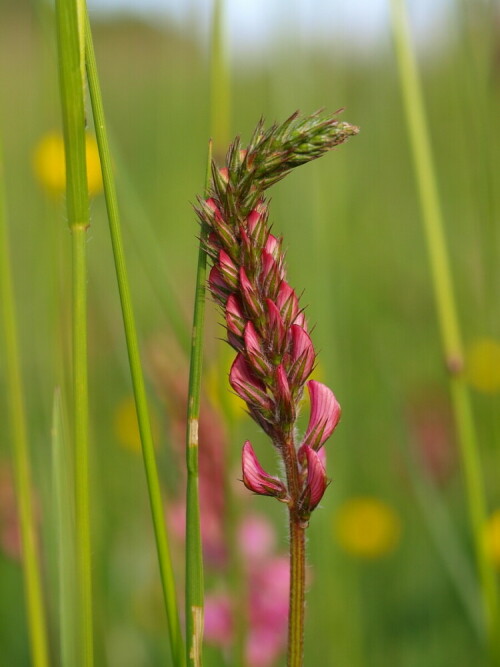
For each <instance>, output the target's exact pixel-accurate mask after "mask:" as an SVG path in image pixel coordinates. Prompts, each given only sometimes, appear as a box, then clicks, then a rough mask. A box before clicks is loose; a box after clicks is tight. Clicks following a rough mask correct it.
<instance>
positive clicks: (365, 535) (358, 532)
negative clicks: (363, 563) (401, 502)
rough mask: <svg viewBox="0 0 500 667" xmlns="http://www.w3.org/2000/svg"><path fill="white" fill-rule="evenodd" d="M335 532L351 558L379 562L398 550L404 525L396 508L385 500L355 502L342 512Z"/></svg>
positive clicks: (358, 499) (350, 503) (341, 510)
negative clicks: (378, 559) (377, 560)
mask: <svg viewBox="0 0 500 667" xmlns="http://www.w3.org/2000/svg"><path fill="white" fill-rule="evenodd" d="M334 532H335V537H336V539H337V541H338V542H339V544H340V546H341V547H342V549H344V551H346V552H347V553H348V554H351V555H352V556H357V557H358V558H365V559H375V558H380V557H382V556H385V555H387V554H390V553H392V552H393V551H394V549H395V548H396V547H397V545H398V544H399V540H400V537H401V521H400V519H399V516H398V514H397V513H396V512H395V511H394V510H393V509H392V507H390V506H389V505H387V504H386V503H385V502H383V501H382V500H378V499H377V498H370V497H359V498H352V499H351V500H348V501H346V502H345V503H344V504H343V505H341V506H340V508H339V509H338V511H337V515H336V517H335V522H334Z"/></svg>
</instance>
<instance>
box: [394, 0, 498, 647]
mask: <svg viewBox="0 0 500 667" xmlns="http://www.w3.org/2000/svg"><path fill="white" fill-rule="evenodd" d="M391 9H392V24H393V32H394V39H395V47H396V56H397V60H398V66H399V75H400V85H401V89H402V94H403V100H404V106H405V112H406V120H407V124H408V133H409V137H410V143H411V149H412V154H413V161H414V167H415V174H416V179H417V185H418V190H419V195H420V204H421V208H422V215H423V222H424V231H425V237H426V242H427V250H428V254H429V262H430V267H431V273H432V281H433V286H434V296H435V301H436V309H437V314H438V320H439V327H440V332H441V338H442V344H443V349H444V354H445V358H446V363H447V367H448V369H449V371H450V391H451V400H452V406H453V412H454V416H455V423H456V428H457V433H458V438H459V443H460V451H461V458H462V463H463V470H464V475H465V485H466V491H467V503H468V510H469V520H470V525H471V532H472V537H473V540H474V548H475V557H476V565H477V569H478V572H479V577H480V584H481V591H482V597H483V605H484V613H485V619H486V627H487V632H488V636H489V639H490V642H491V646H492V647H495V645H496V644H497V643H498V638H497V637H498V620H499V617H498V593H497V587H496V578H495V572H494V569H493V565H492V563H491V562H490V561H489V559H488V557H487V554H486V550H485V545H484V540H483V531H484V525H485V521H486V499H485V490H484V487H483V482H482V475H481V466H480V459H479V451H478V442H477V435H476V429H475V425H474V419H473V414H472V406H471V401H470V395H469V391H468V388H467V385H466V382H465V379H464V376H463V374H462V373H461V370H462V365H463V353H462V343H461V337H460V331H459V324H458V316H457V309H456V306H455V298H454V292H453V286H452V278H451V271H450V264H449V258H448V252H447V247H446V241H445V235H444V224H443V219H442V214H441V208H440V203H439V197H438V189H437V180H436V175H435V171H434V163H433V160H432V153H431V147H430V140H429V132H428V127H427V123H426V118H425V111H424V103H423V95H422V91H421V86H420V80H419V75H418V69H417V64H416V60H415V55H414V52H413V50H412V47H411V39H410V31H409V26H408V18H407V15H406V10H405V3H404V0H391ZM495 650H496V649H495V648H493V652H494V651H495Z"/></svg>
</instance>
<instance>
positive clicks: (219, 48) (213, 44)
mask: <svg viewBox="0 0 500 667" xmlns="http://www.w3.org/2000/svg"><path fill="white" fill-rule="evenodd" d="M225 56H226V54H225V42H224V1H223V0H214V7H213V15H212V32H211V40H210V131H211V133H212V141H213V147H214V149H213V150H214V155H215V158H216V159H219V158H222V157H223V155H224V153H223V151H224V150H225V149H226V146H227V145H228V143H229V130H230V124H231V123H230V119H231V92H230V91H231V88H230V77H229V67H228V62H227V58H226V57H225Z"/></svg>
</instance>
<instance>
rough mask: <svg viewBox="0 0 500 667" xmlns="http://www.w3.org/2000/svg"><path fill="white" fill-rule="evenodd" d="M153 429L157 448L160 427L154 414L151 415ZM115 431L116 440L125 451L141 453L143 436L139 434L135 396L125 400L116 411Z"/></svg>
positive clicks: (114, 419) (114, 418)
mask: <svg viewBox="0 0 500 667" xmlns="http://www.w3.org/2000/svg"><path fill="white" fill-rule="evenodd" d="M150 418H151V429H152V431H153V442H154V444H155V446H156V445H157V443H158V434H159V427H158V421H157V420H156V418H155V416H154V413H150ZM113 430H114V432H115V436H116V439H117V440H118V442H119V443H120V445H122V447H124V448H125V449H129V450H130V451H132V452H140V451H141V436H140V433H139V424H138V422H137V414H136V411H135V401H134V398H133V396H128V397H127V398H124V399H123V400H122V401H120V403H118V405H117V406H116V409H115V414H114V417H113Z"/></svg>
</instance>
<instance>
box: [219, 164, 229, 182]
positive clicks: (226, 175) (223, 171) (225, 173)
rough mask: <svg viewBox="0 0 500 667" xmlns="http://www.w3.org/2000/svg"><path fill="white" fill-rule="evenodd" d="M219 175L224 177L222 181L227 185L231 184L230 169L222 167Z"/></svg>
mask: <svg viewBox="0 0 500 667" xmlns="http://www.w3.org/2000/svg"><path fill="white" fill-rule="evenodd" d="M219 174H220V175H221V176H222V180H223V181H225V182H226V183H228V182H229V169H228V168H227V167H221V168H220V169H219Z"/></svg>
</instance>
